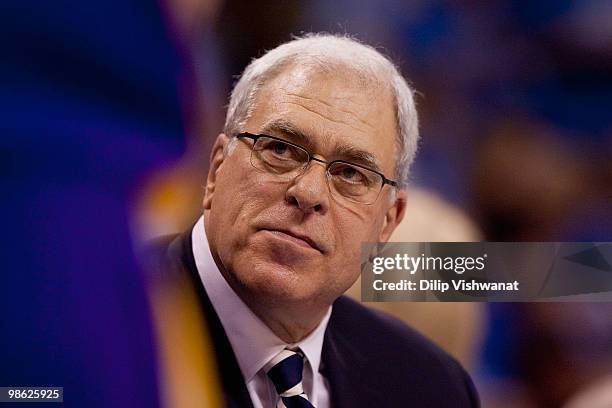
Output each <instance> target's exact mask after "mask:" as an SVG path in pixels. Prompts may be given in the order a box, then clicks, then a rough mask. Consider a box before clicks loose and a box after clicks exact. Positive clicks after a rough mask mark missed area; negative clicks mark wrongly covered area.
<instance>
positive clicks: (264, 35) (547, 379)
mask: <svg viewBox="0 0 612 408" xmlns="http://www.w3.org/2000/svg"><path fill="white" fill-rule="evenodd" d="M26 3H27V2H17V1H13V0H9V1H7V2H5V4H3V6H2V8H3V10H2V21H1V22H2V24H0V27H2V28H0V31H1V32H2V34H3V35H2V36H1V37H2V40H1V41H2V43H3V49H4V50H5V51H3V52H4V58H3V61H2V71H0V73H1V74H2V79H1V80H2V88H1V91H0V101H1V102H2V112H1V113H0V115H2V123H3V124H2V127H3V130H2V132H3V135H2V136H1V140H0V147H1V150H0V151H1V152H2V153H1V154H2V155H3V158H4V160H3V161H4V168H5V169H7V170H6V171H5V172H3V176H2V185H3V186H4V187H5V191H8V192H9V194H10V195H11V198H10V199H8V200H5V202H4V204H3V206H4V209H5V211H4V213H5V214H6V215H7V216H8V217H7V218H8V219H7V221H6V222H7V232H6V233H5V234H4V235H5V238H8V241H7V244H6V245H3V249H2V250H3V251H6V253H4V252H3V259H8V261H6V262H5V266H4V268H3V269H4V270H3V275H4V276H3V277H2V278H1V279H2V280H3V282H2V283H3V286H2V291H3V293H2V294H3V295H4V296H3V297H2V300H0V305H1V309H0V310H1V311H2V313H3V314H5V315H6V316H5V319H3V321H4V323H0V329H2V330H1V332H2V333H9V334H8V335H7V336H3V340H0V342H4V343H5V344H2V343H0V345H1V346H2V349H3V351H4V350H6V349H12V350H15V349H17V351H19V350H21V351H22V352H24V353H29V356H30V357H28V358H27V359H25V360H24V358H23V356H22V355H20V354H19V353H14V352H13V353H8V354H7V355H6V356H4V355H3V361H2V362H0V367H2V368H1V369H0V370H1V371H0V373H1V374H2V377H1V378H0V379H2V382H3V384H5V385H8V384H9V383H10V382H11V381H9V379H15V378H22V379H23V380H22V381H25V382H27V381H31V380H32V376H31V374H30V373H31V372H32V370H35V369H37V370H38V372H42V374H40V375H39V376H38V377H35V380H36V381H39V383H40V384H42V382H45V381H46V382H47V383H48V382H49V381H51V380H52V379H53V378H54V375H55V373H56V372H57V366H55V365H54V364H59V367H60V368H61V369H62V370H63V372H64V374H65V378H66V381H74V382H75V383H76V384H81V383H82V384H81V385H82V387H85V388H87V387H93V385H92V384H91V383H90V382H92V381H95V380H96V379H97V378H106V381H107V382H108V383H109V384H114V385H115V386H118V387H119V388H117V389H118V390H121V387H136V388H138V387H140V388H141V389H148V387H151V386H153V387H154V386H155V382H156V379H159V378H163V376H160V375H158V374H151V375H150V376H149V377H147V376H144V377H143V376H140V377H138V381H135V380H134V378H133V377H132V376H130V373H132V374H133V373H138V372H140V371H141V370H143V369H144V370H146V371H147V372H150V373H156V372H157V371H158V370H159V368H158V367H153V366H152V364H151V363H150V360H149V359H148V358H146V357H147V356H153V355H155V354H156V346H155V344H154V343H153V340H152V338H153V337H154V336H153V334H152V333H153V332H154V331H155V330H161V332H163V328H161V329H160V328H159V327H158V328H157V329H155V328H154V327H153V326H155V322H154V321H152V320H151V319H150V317H149V315H148V311H147V307H146V300H145V297H146V295H145V294H144V290H143V289H142V285H141V284H142V277H141V275H140V272H139V270H140V268H139V266H138V265H137V264H136V261H134V257H133V250H132V249H129V248H132V247H131V246H130V242H134V241H140V240H142V239H147V238H151V237H155V236H158V235H163V234H168V233H173V232H178V231H182V230H185V229H187V228H189V227H190V226H191V224H192V223H193V221H194V220H195V219H196V218H197V217H198V215H199V214H200V212H201V206H200V203H201V198H202V193H203V189H202V185H203V182H204V179H205V175H206V171H207V162H208V153H209V149H210V147H211V145H212V142H213V140H214V138H215V137H216V136H217V134H218V133H219V132H220V131H221V129H222V125H223V121H224V115H225V105H226V103H227V100H228V93H229V91H230V90H231V87H232V84H233V82H234V81H235V78H236V75H239V74H240V73H241V71H242V70H243V69H244V67H245V66H246V64H248V62H249V61H250V60H251V59H252V58H253V57H257V56H260V55H261V54H262V53H263V52H264V51H265V50H267V49H270V48H273V47H275V46H276V45H278V44H280V43H282V42H285V41H287V40H289V39H291V35H299V34H301V33H306V32H312V31H327V32H333V33H347V34H350V35H353V36H355V37H356V38H358V39H360V40H363V41H364V42H367V43H369V44H371V45H373V46H375V47H377V48H378V49H380V50H381V51H382V52H383V53H385V54H386V55H388V56H390V57H391V59H393V60H394V61H395V62H396V63H397V64H398V66H399V67H400V69H401V71H402V72H403V74H404V75H405V77H406V78H408V80H409V81H410V82H411V83H412V85H413V86H414V87H415V88H416V89H417V91H418V96H417V105H418V106H417V107H418V110H419V113H420V118H421V136H422V142H421V145H420V152H419V154H418V155H417V160H416V163H415V165H414V169H413V172H412V187H411V192H410V194H409V203H408V204H409V211H408V214H407V217H406V220H405V221H404V223H403V225H402V226H401V227H400V228H399V230H398V231H397V232H396V234H395V235H394V237H393V239H394V240H396V241H474V240H488V241H612V24H610V21H612V3H611V2H609V1H606V0H584V1H569V0H560V1H548V0H534V1H510V0H506V1H502V0H490V1H459V2H453V1H442V0H430V1H422V0H414V1H400V0H376V1H374V0H360V1H358V2H357V1H351V0H336V1H333V2H329V1H325V0H311V1H298V0H286V1H269V0H266V1H262V0H252V1H249V2H244V1H241V2H239V1H235V0H233V1H232V0H229V1H224V0H164V1H162V2H161V3H160V4H155V3H146V2H143V3H141V2H121V1H104V2H103V1H91V2H87V4H82V5H80V6H79V7H75V6H74V5H73V4H71V3H70V2H59V3H55V2H54V5H53V6H51V5H43V4H38V3H36V5H35V6H32V5H27V4H26ZM32 197H34V199H32ZM68 197H70V198H68ZM14 231H15V232H14ZM95 232H99V233H95ZM84 237H85V238H87V237H89V238H88V239H84ZM117 237H120V239H117ZM118 248H119V249H118ZM117 251H119V254H120V256H119V257H117V256H116V255H117ZM75 254H78V255H75ZM5 256H6V258H5ZM91 259H95V260H96V261H95V262H91ZM110 259H118V260H116V261H114V264H113V263H111V262H110V261H109V260H110ZM3 262H4V260H3ZM109 263H110V264H109ZM83 265H86V267H83ZM7 271H8V272H9V273H7ZM11 271H12V273H10V272H11ZM83 289H86V290H87V296H85V297H83V295H81V294H80V293H81V290H83ZM24 293H28V294H29V297H28V299H27V300H26V299H22V297H23V294H24ZM52 294H60V295H61V300H57V298H56V296H52ZM351 294H352V295H354V296H358V295H359V294H358V290H357V287H355V288H353V289H352V290H351ZM162 297H163V296H162ZM154 298H155V297H154ZM32 299H36V300H37V301H36V302H32V301H31V300H32ZM157 299H159V298H157ZM166 301H168V300H167V299H165V298H164V299H163V300H161V302H162V303H163V302H166ZM109 305H110V306H111V307H109ZM371 306H373V307H381V308H384V309H385V310H387V311H389V312H392V313H394V314H396V315H397V316H399V317H400V318H402V319H404V320H405V321H407V322H409V323H410V324H412V325H414V326H415V327H417V328H418V329H420V330H422V331H423V332H424V333H425V334H426V335H428V336H430V337H431V338H432V339H433V340H434V341H436V342H437V343H438V344H440V345H441V346H443V347H444V348H446V349H447V350H449V352H451V353H452V354H453V355H455V356H456V357H457V358H458V359H459V360H461V361H462V362H463V363H464V365H465V366H466V367H467V368H468V371H470V373H471V374H472V376H473V378H474V379H475V382H476V384H477V387H478V389H479V391H480V393H481V396H482V399H483V406H484V407H485V408H486V407H492V408H505V407H525V408H530V407H562V406H567V407H572V408H576V407H590V408H597V407H610V406H612V402H611V401H612V304H608V303H529V304H527V303H526V304H511V303H509V304H501V303H500V304H453V305H449V304H409V303H406V304H400V303H397V304H395V303H394V304H383V305H371ZM113 307H114V308H113ZM41 310H43V311H45V313H46V315H45V316H43V315H41ZM79 310H80V311H81V313H79V312H78V311H79ZM125 310H128V311H129V315H127V316H126V315H125V313H124V311H125ZM9 311H17V312H14V313H12V314H11V313H9ZM21 311H22V312H21ZM85 312H87V313H85ZM58 316H62V317H61V318H60V317H58ZM118 316H121V321H120V322H119V321H118V319H117V317H118ZM48 319H50V320H48ZM96 319H98V321H100V322H103V324H107V325H111V326H110V327H112V328H113V333H115V335H113V336H110V337H109V335H108V334H107V333H108V331H104V332H101V331H100V329H99V328H97V325H95V324H94V323H92V321H95V320H96ZM43 321H46V322H48V323H46V324H43V323H42V322H43ZM143 322H145V323H143ZM146 322H149V323H146ZM3 325H5V327H2V326H3ZM126 328H129V330H127V331H126ZM66 333H73V334H74V333H76V334H74V335H67V334H66ZM96 334H97V337H95V338H96V341H92V340H91V336H92V335H93V336H96ZM161 337H162V338H163V335H161ZM195 337H197V336H195ZM25 338H27V339H28V340H27V341H26V342H23V340H22V339H25ZM45 339H47V340H45ZM48 339H51V340H48ZM161 343H164V341H162V342H161ZM49 345H52V346H53V348H54V349H53V350H51V351H50V350H49ZM85 345H89V346H90V347H91V350H97V353H99V354H95V355H96V356H99V358H98V357H96V358H92V357H91V356H92V355H93V354H92V353H93V352H92V351H91V350H88V349H87V347H85ZM136 349H137V350H140V353H138V355H141V357H134V355H135V353H131V350H136ZM32 350H35V351H36V352H32ZM75 350H80V351H79V353H80V355H81V356H82V359H81V360H79V363H77V362H76V361H74V362H72V363H70V364H67V363H66V360H65V359H63V358H62V357H67V356H69V355H70V356H72V355H73V354H74V352H75ZM143 350H144V351H143ZM108 355H112V356H116V358H115V359H108V358H105V356H108ZM50 356H51V357H50ZM128 356H129V358H128ZM41 359H42V361H44V364H46V365H43V367H47V368H46V369H41V368H40V366H41V365H40V361H41ZM71 359H73V360H75V359H76V360H78V358H75V357H71ZM186 361H189V359H188V358H187V359H186ZM60 362H61V363H60ZM126 367H128V369H127V371H126ZM118 368H123V370H124V371H123V372H124V373H125V374H124V377H125V378H123V379H121V381H119V380H118V379H117V378H114V377H113V376H112V375H111V373H113V372H114V370H116V369H118ZM206 369H207V368H206V367H204V368H201V369H200V371H199V372H198V373H199V374H197V373H196V374H194V377H196V378H200V377H201V376H204V377H205V374H202V373H206ZM169 371H172V370H171V369H170V370H169ZM179 371H180V370H179ZM16 372H18V373H22V377H16V376H15V373H16ZM74 372H76V373H79V372H88V373H90V375H89V377H87V376H86V377H82V376H77V375H76V374H72V373H74ZM9 374H10V375H9ZM73 377H74V378H73ZM88 378H90V380H88ZM7 381H8V382H7ZM79 381H80V383H79ZM51 382H52V381H51ZM102 382H104V381H102ZM169 382H170V383H171V382H172V381H171V380H169ZM25 384H26V383H24V385H25ZM118 384H119V385H120V386H119V385H118ZM56 385H61V384H56ZM117 392H119V391H117ZM170 394H172V393H170ZM83 398H86V397H83ZM109 398H111V397H109ZM151 398H152V399H151V401H149V402H150V403H151V404H152V405H146V404H145V405H143V406H153V404H156V403H159V400H158V398H153V397H151ZM83 401H86V400H83ZM88 402H92V401H88ZM94 405H95V404H94ZM91 406H93V405H91ZM126 406H140V404H139V403H132V404H129V403H127V404H126ZM182 406H185V405H182Z"/></svg>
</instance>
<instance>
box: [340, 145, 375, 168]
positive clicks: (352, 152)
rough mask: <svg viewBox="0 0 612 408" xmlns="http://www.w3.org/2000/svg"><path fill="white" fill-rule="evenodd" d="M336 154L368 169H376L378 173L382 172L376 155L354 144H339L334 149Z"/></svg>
mask: <svg viewBox="0 0 612 408" xmlns="http://www.w3.org/2000/svg"><path fill="white" fill-rule="evenodd" d="M336 155H338V156H339V157H342V160H346V161H348V162H351V163H355V164H359V165H361V166H364V167H367V168H369V169H372V170H375V171H378V172H379V173H380V172H382V171H381V167H380V164H379V162H378V160H377V159H376V157H375V156H374V155H373V154H371V153H368V152H366V151H365V150H361V149H358V148H356V147H354V146H349V145H340V146H338V148H337V150H336Z"/></svg>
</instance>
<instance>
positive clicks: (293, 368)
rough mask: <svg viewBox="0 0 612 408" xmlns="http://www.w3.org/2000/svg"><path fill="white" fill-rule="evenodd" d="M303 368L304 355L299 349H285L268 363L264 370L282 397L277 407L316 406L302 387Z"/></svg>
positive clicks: (311, 407) (308, 407)
mask: <svg viewBox="0 0 612 408" xmlns="http://www.w3.org/2000/svg"><path fill="white" fill-rule="evenodd" d="M303 368H304V355H303V354H302V352H301V350H299V349H298V350H297V351H292V350H289V349H284V350H283V351H281V352H280V353H278V354H277V355H276V356H275V357H274V358H273V359H272V360H270V362H269V363H268V364H266V366H265V367H264V370H265V371H266V373H267V374H268V378H270V380H272V383H273V384H274V387H275V388H276V392H278V395H280V397H281V399H280V400H279V401H278V404H277V405H276V408H314V406H313V405H312V404H311V403H310V401H308V397H306V394H305V393H304V388H303V387H302V370H303Z"/></svg>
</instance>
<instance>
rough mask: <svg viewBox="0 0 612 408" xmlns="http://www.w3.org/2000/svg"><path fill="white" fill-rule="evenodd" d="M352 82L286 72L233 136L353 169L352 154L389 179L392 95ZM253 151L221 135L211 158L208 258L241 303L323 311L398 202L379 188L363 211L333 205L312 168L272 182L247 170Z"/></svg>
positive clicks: (400, 198) (398, 210)
mask: <svg viewBox="0 0 612 408" xmlns="http://www.w3.org/2000/svg"><path fill="white" fill-rule="evenodd" d="M355 82H358V81H354V80H351V77H350V75H346V76H344V75H342V74H339V73H333V74H325V75H324V74H320V73H318V74H313V73H309V72H308V71H306V70H304V69H300V68H298V69H290V70H288V71H287V72H285V73H281V74H279V75H278V76H277V77H276V78H274V79H272V80H270V81H269V82H268V83H267V84H266V85H265V86H264V87H263V88H262V89H261V90H260V91H259V92H258V95H257V98H256V103H255V108H254V110H253V114H252V115H251V117H250V119H249V120H248V121H247V123H246V125H245V127H244V128H243V129H242V131H244V132H249V133H253V134H261V133H264V134H267V135H270V136H276V137H279V138H283V139H286V140H288V141H291V142H294V143H296V144H299V145H301V146H304V147H306V148H308V149H309V150H310V151H311V153H313V154H314V155H315V156H316V157H317V158H322V159H324V160H326V161H331V160H337V159H342V160H346V161H349V162H355V163H357V164H362V162H361V161H360V160H362V158H360V154H358V153H356V152H361V153H366V154H369V155H370V156H372V157H373V158H374V159H375V161H376V162H377V164H378V170H379V171H380V172H382V173H383V174H384V175H385V176H386V177H388V178H393V175H394V169H395V157H396V143H395V139H396V135H397V130H396V124H395V112H394V108H393V101H392V96H391V93H390V92H389V91H388V90H380V89H376V88H373V87H372V86H364V85H363V84H359V83H355ZM288 128H292V129H291V130H288ZM298 132H299V133H301V134H302V136H305V137H306V140H302V139H300V138H299V137H298V136H296V133H298ZM228 143H230V145H231V146H230V148H229V153H228V154H227V155H225V156H224V155H223V147H225V146H226V144H228ZM252 143H253V142H252V141H251V140H249V139H232V140H231V141H230V139H229V138H228V136H226V135H223V134H222V135H220V136H219V138H218V139H217V143H216V144H215V147H214V148H213V153H212V162H211V170H210V172H209V176H208V180H207V188H206V196H205V198H204V208H205V210H206V211H205V219H206V232H207V236H208V239H209V243H210V247H211V250H212V253H213V256H215V258H216V261H217V263H220V264H221V270H222V272H223V273H224V275H225V278H226V279H227V280H228V281H229V282H230V285H232V287H234V289H235V290H237V291H238V292H239V293H240V294H242V295H244V296H250V297H254V298H256V299H258V301H260V302H262V301H263V302H266V303H268V304H270V305H271V306H274V305H275V306H282V305H290V304H296V303H300V304H311V305H313V306H315V305H325V304H331V303H332V302H333V301H334V300H335V299H336V298H337V297H338V296H340V295H341V294H342V293H344V291H345V290H346V289H347V288H349V287H350V286H351V285H352V284H353V283H354V282H355V280H356V279H357V277H358V275H359V272H360V267H359V259H360V246H361V242H373V241H386V240H387V239H388V238H389V236H390V234H391V232H392V231H393V229H394V228H395V226H396V225H397V223H398V222H399V221H400V220H401V217H402V216H403V208H404V195H403V194H404V193H403V192H399V193H398V194H396V195H395V196H393V192H392V190H391V189H390V187H389V186H387V185H386V186H385V187H384V188H383V190H382V192H381V193H380V196H379V197H378V199H377V201H376V202H374V203H373V204H370V205H365V204H358V203H355V202H352V201H349V200H347V199H341V198H339V197H337V196H335V195H332V194H331V192H330V189H329V187H328V184H327V181H326V175H325V165H322V164H321V163H317V162H315V161H311V162H310V164H309V166H308V167H307V169H306V170H305V171H304V172H303V173H301V175H299V176H298V177H297V178H295V179H293V180H286V179H279V177H278V176H277V175H274V174H270V173H265V172H262V171H261V170H257V169H256V168H254V167H253V166H252V165H251V162H250V155H251V146H252ZM361 156H363V154H361ZM370 167H371V166H370ZM393 197H396V199H393Z"/></svg>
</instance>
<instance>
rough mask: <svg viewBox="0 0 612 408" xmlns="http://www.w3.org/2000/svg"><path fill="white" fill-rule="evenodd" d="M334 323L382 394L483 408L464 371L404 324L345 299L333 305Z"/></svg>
mask: <svg viewBox="0 0 612 408" xmlns="http://www.w3.org/2000/svg"><path fill="white" fill-rule="evenodd" d="M331 324H333V326H334V331H336V332H337V333H339V334H340V333H341V337H342V338H344V339H345V341H346V342H347V346H348V347H351V348H352V349H353V350H354V351H355V352H356V353H358V354H359V355H361V357H360V358H361V359H362V361H363V364H364V369H365V372H367V373H368V374H367V375H368V376H369V379H368V381H370V382H371V384H376V383H378V385H377V387H378V388H379V389H381V390H382V389H385V390H386V392H387V393H389V392H394V393H395V394H396V395H397V396H398V398H399V396H400V395H401V394H406V393H408V392H409V393H410V394H411V395H410V398H409V399H412V400H415V398H416V400H417V401H420V402H421V403H423V404H425V405H426V406H431V407H438V406H440V407H446V406H449V407H450V406H455V407H478V406H479V402H478V396H477V393H476V390H475V387H474V384H473V382H472V380H471V378H470V376H469V375H468V374H467V372H466V371H465V370H464V369H463V367H462V366H461V365H460V364H459V363H458V362H457V361H456V360H455V359H454V358H453V357H451V356H450V355H449V354H448V353H446V352H445V351H444V350H442V349H441V348H440V347H438V346H437V345H435V344H434V343H433V342H432V341H431V340H429V339H427V338H426V337H425V336H423V335H422V334H420V333H418V332H417V331H416V330H414V329H412V328H411V327H409V326H407V325H406V324H405V323H403V322H401V321H400V320H399V319H397V318H395V317H392V316H390V315H388V314H387V313H383V312H381V311H377V310H373V309H370V308H367V307H365V306H364V305H362V304H360V303H358V302H356V301H354V300H352V299H350V298H348V297H346V296H342V297H340V298H339V299H338V300H337V301H336V302H335V303H334V309H333V313H332V318H331V319H330V325H331ZM341 342H342V340H341ZM348 343H350V346H349V345H348ZM408 390H410V391H408ZM435 401H437V403H436V402H435ZM449 401H450V403H449Z"/></svg>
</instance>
